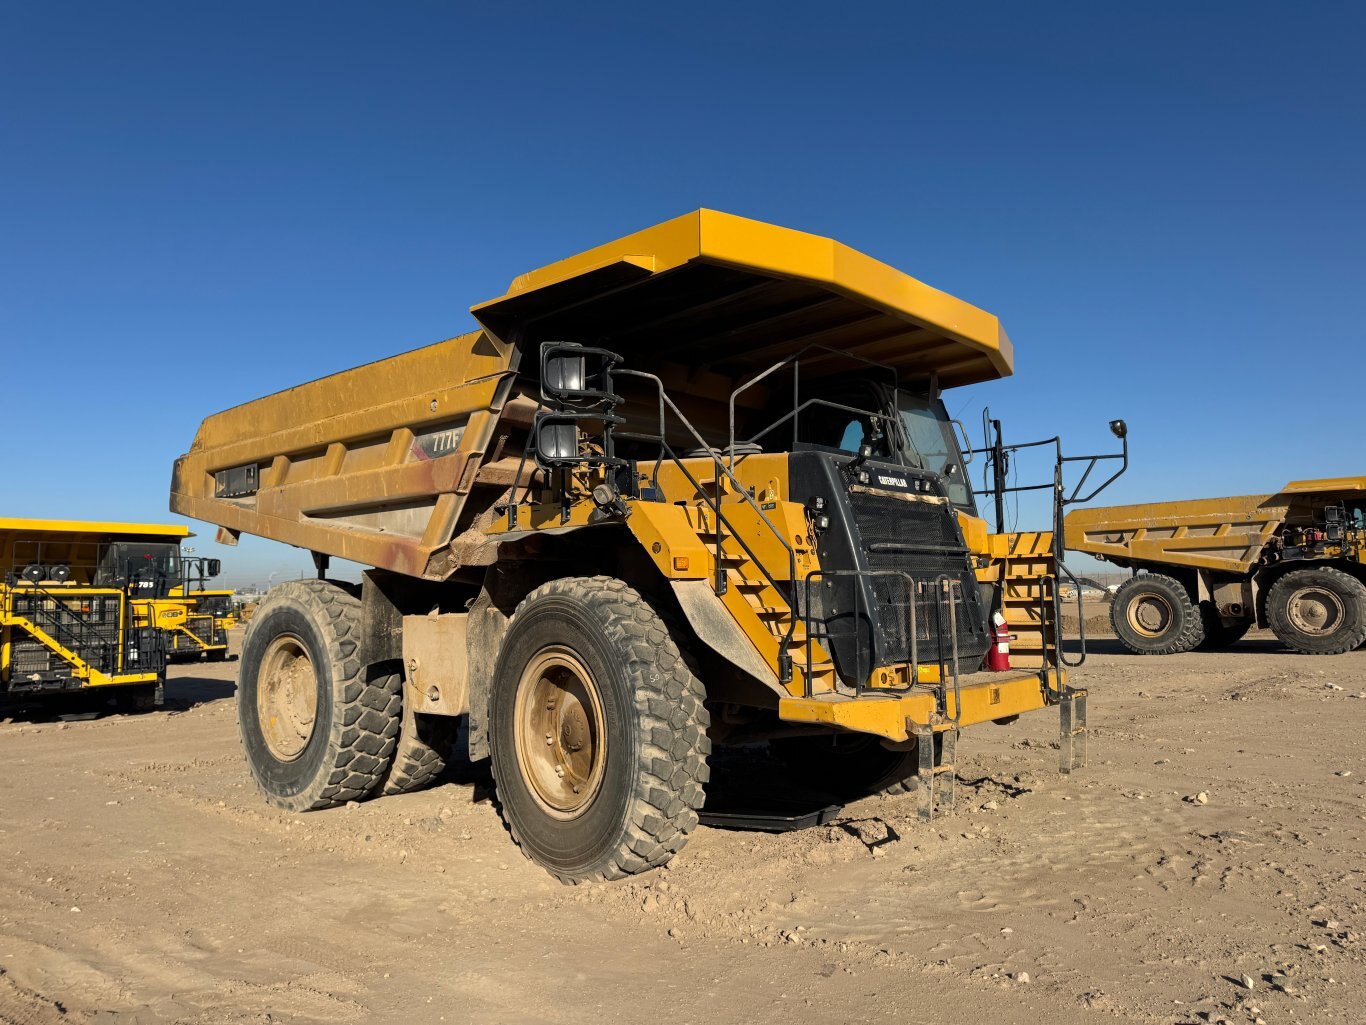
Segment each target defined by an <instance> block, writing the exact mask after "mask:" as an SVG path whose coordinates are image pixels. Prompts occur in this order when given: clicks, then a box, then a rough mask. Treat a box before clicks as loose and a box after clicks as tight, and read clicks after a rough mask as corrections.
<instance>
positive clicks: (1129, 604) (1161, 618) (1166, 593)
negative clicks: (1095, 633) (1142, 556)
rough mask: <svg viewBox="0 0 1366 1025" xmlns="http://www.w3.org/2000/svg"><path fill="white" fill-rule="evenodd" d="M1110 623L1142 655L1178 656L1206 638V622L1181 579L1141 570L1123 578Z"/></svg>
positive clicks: (1118, 635)
mask: <svg viewBox="0 0 1366 1025" xmlns="http://www.w3.org/2000/svg"><path fill="white" fill-rule="evenodd" d="M1110 625H1111V626H1112V627H1114V631H1115V636H1116V637H1118V638H1119V639H1120V640H1121V641H1123V642H1124V646H1125V647H1127V648H1128V649H1129V650H1130V651H1133V652H1136V653H1137V654H1139V655H1175V654H1179V653H1180V652H1183V651H1190V650H1191V649H1192V648H1194V647H1196V646H1197V645H1199V644H1200V642H1201V641H1203V640H1204V639H1205V622H1204V619H1203V618H1202V617H1201V615H1200V610H1199V609H1198V608H1196V606H1195V604H1194V603H1193V602H1192V601H1191V597H1190V594H1189V593H1188V592H1187V591H1186V588H1185V587H1184V586H1183V585H1182V583H1181V581H1179V580H1175V579H1173V578H1172V577H1169V576H1166V575H1164V574H1161V573H1140V574H1139V575H1138V576H1136V577H1131V578H1130V579H1128V580H1126V581H1124V583H1123V584H1121V585H1120V587H1119V590H1118V591H1116V592H1115V597H1114V601H1113V602H1111V604H1110Z"/></svg>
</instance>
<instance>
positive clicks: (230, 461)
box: [171, 331, 518, 579]
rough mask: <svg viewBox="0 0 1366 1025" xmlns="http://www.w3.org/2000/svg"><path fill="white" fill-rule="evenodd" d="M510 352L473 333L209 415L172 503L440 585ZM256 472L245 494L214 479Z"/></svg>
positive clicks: (513, 354) (502, 395) (503, 393)
mask: <svg viewBox="0 0 1366 1025" xmlns="http://www.w3.org/2000/svg"><path fill="white" fill-rule="evenodd" d="M517 355H518V354H517V350H516V349H515V348H514V347H512V346H510V345H507V344H505V343H503V342H502V341H500V340H498V339H496V338H494V337H492V336H491V335H489V334H487V333H486V332H482V331H477V332H473V333H471V334H468V335H462V336H460V337H458V338H452V339H448V340H447V341H444V342H439V343H437V344H436V345H430V346H427V347H426V348H423V349H417V350H414V351H413V352H408V353H403V354H402V355H399V356H394V357H391V358H390V359H385V360H380V361H378V362H376V363H371V364H368V365H366V366H363V367H357V368H355V369H353V370H347V371H344V372H342V373H339V374H333V375H332V376H330V377H325V378H322V379H320V380H317V381H311V382H309V383H308V384H304V385H300V386H299V387H297V388H291V389H288V390H286V391H283V392H278V393H276V394H274V395H268V396H266V397H265V398H262V399H257V400H256V401H254V402H249V403H246V404H245V405H241V406H237V407H235V408H233V409H230V410H227V411H225V412H222V413H218V414H215V415H214V416H211V417H209V418H208V419H206V420H205V421H204V423H203V424H202V425H201V427H200V429H199V432H198V434H197V435H196V437H195V440H194V444H193V445H192V446H191V448H190V451H189V452H188V453H187V454H186V455H184V456H182V457H181V458H180V459H179V460H177V461H176V465H175V470H174V473H173V476H172V484H171V508H172V510H173V511H175V512H179V513H183V514H184V515H187V516H192V517H194V518H196V519H202V520H207V521H209V522H211V523H216V524H218V525H219V526H220V527H222V528H225V529H226V530H228V531H233V532H239V533H248V534H256V535H260V536H262V537H269V538H273V539H275V540H277V541H283V542H285V543H287V544H292V545H297V546H298V547H301V548H307V549H309V550H311V551H316V552H323V553H325V554H327V555H333V556H337V557H339V558H344V559H350V560H352V561H355V562H359V563H362V564H364V565H369V566H376V567H380V568H383V569H388V570H392V571H394V572H398V573H403V574H407V575H411V576H427V577H431V578H435V579H440V578H442V577H443V576H445V575H446V573H447V572H448V569H447V567H449V566H450V565H451V561H450V560H449V559H445V560H436V561H435V562H433V557H434V555H436V554H437V553H439V552H440V551H441V550H442V549H444V548H445V546H446V545H447V544H448V543H449V542H450V540H451V538H452V537H453V536H454V534H455V532H456V529H457V526H458V524H459V519H460V514H461V513H462V511H463V509H464V505H465V499H466V497H467V496H468V494H469V493H470V491H471V489H472V488H473V487H474V485H475V481H476V471H477V469H478V467H479V465H480V463H481V462H482V460H483V457H484V454H485V450H486V446H487V445H488V443H489V441H490V438H491V437H492V434H493V430H494V427H495V425H496V423H497V421H498V417H499V414H500V412H501V409H502V404H503V402H504V401H505V399H506V397H507V394H508V390H509V387H510V385H511V381H512V376H513V374H514V373H515V370H516V364H517ZM244 465H255V466H257V467H258V468H259V487H258V489H257V490H256V491H255V492H254V493H252V494H248V495H241V496H237V497H231V498H228V497H217V496H216V492H215V476H214V475H215V473H217V472H219V471H225V470H229V469H232V468H234V467H240V466H244Z"/></svg>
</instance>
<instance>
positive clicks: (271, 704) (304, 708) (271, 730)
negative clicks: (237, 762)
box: [256, 635, 318, 762]
mask: <svg viewBox="0 0 1366 1025" xmlns="http://www.w3.org/2000/svg"><path fill="white" fill-rule="evenodd" d="M317 717H318V675H317V673H316V672H315V671H314V668H313V660H312V659H310V658H309V657H308V651H307V650H306V649H305V648H304V646H303V644H301V643H300V642H299V639H298V638H297V637H292V636H289V635H282V636H280V637H277V638H275V640H273V641H271V643H270V647H268V648H267V649H266V653H265V655H264V656H263V657H262V658H261V671H260V674H259V676H258V677H257V683H256V718H257V721H258V722H259V723H260V725H261V736H262V737H263V738H265V742H266V748H267V749H268V750H269V751H270V753H271V754H272V755H274V756H275V757H276V758H278V759H279V760H280V761H282V762H292V761H294V759H296V758H298V757H299V756H300V755H301V754H303V753H304V748H306V747H308V742H309V741H310V740H311V739H312V738H313V727H314V725H315V723H316V720H317Z"/></svg>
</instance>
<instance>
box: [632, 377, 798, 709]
mask: <svg viewBox="0 0 1366 1025" xmlns="http://www.w3.org/2000/svg"><path fill="white" fill-rule="evenodd" d="M611 376H612V377H617V376H626V377H637V378H640V379H641V380H644V381H649V382H651V383H653V384H654V386H655V389H656V391H657V392H658V394H659V437H658V442H659V446H660V450H661V452H662V453H667V455H668V457H669V459H670V460H671V461H672V462H673V463H674V464H675V465H676V466H678V468H679V469H680V470H682V471H683V475H684V476H685V477H687V478H688V483H690V484H691V485H692V486H693V487H694V488H696V489H697V492H698V494H700V495H703V496H704V497H707V496H706V491H705V489H704V488H703V487H702V485H701V484H700V483H699V482H698V480H697V479H696V478H695V477H694V476H693V475H692V472H691V471H690V470H689V469H688V468H687V467H686V466H684V465H683V460H682V459H680V458H679V457H678V455H677V454H676V453H675V452H674V450H673V448H672V446H670V445H669V442H668V438H667V426H668V417H667V413H669V412H671V413H673V415H674V416H675V417H677V418H678V422H679V423H680V424H682V425H683V426H684V427H685V428H687V430H688V433H689V434H691V435H692V437H693V440H694V441H696V442H697V446H698V448H700V449H702V450H704V451H706V452H707V454H708V456H709V457H710V458H711V461H712V465H713V466H714V467H715V468H716V470H717V473H718V476H717V478H716V484H717V486H716V489H715V494H714V495H713V496H710V498H711V500H710V501H709V503H708V504H709V505H710V506H711V509H712V512H713V513H714V514H715V516H716V523H715V527H716V556H715V559H716V584H715V588H716V593H717V594H724V593H725V590H726V587H727V583H726V570H725V564H724V563H723V562H722V561H721V557H722V546H721V542H722V538H723V536H724V534H723V528H724V529H727V530H730V533H731V536H732V537H733V538H734V539H735V540H736V541H737V542H738V543H739V545H740V547H741V549H743V550H744V552H745V554H746V555H748V556H749V559H750V561H751V562H753V563H754V565H756V566H757V567H758V568H759V572H760V573H762V574H763V575H764V578H765V579H766V580H767V581H768V582H769V584H770V585H771V586H772V587H773V589H774V590H776V591H778V593H779V594H781V593H782V588H781V587H780V586H779V584H778V581H777V579H776V578H775V577H774V576H773V574H772V573H770V572H769V570H768V567H767V566H765V565H764V564H763V562H762V561H760V559H759V558H758V556H756V555H755V554H754V550H753V549H751V548H750V546H749V544H748V543H747V542H746V541H745V539H744V538H743V537H742V536H741V535H740V534H739V533H738V532H737V531H735V530H734V529H733V528H731V525H730V522H729V521H728V520H727V519H726V516H725V514H724V513H723V512H722V511H721V487H720V482H721V478H720V476H719V474H725V475H726V479H727V480H729V481H730V483H731V485H732V486H733V487H734V489H735V493H736V494H737V495H739V496H740V497H741V499H742V500H743V501H744V502H745V503H746V504H747V505H749V506H750V508H751V509H753V510H754V512H755V513H757V514H758V516H759V519H761V520H762V521H763V522H764V525H765V526H767V527H768V529H769V530H770V531H771V532H772V533H773V536H774V537H775V538H777V539H778V543H779V544H780V545H782V546H783V550H784V551H785V552H787V561H788V577H787V578H788V580H789V581H791V583H792V596H791V598H790V599H789V600H788V605H789V607H790V611H791V615H790V616H789V617H788V623H787V633H786V634H785V635H784V637H783V638H782V647H781V651H782V654H781V655H780V656H779V667H778V668H779V675H780V677H782V678H783V682H784V683H786V682H787V681H788V680H790V679H791V671H792V667H791V660H792V656H791V655H790V654H789V653H788V649H789V648H790V647H791V646H792V637H793V635H794V634H795V633H796V629H797V608H796V588H797V553H796V551H795V550H794V549H793V547H792V545H791V543H790V542H789V541H788V540H787V537H786V536H785V535H784V534H783V532H782V531H781V530H779V529H778V527H777V526H776V525H775V524H774V523H773V521H772V520H770V519H769V518H768V515H767V514H766V513H765V512H764V510H763V507H762V506H761V505H760V504H759V503H758V502H757V501H756V500H755V498H754V496H753V495H752V494H750V492H749V489H748V488H747V487H745V486H744V485H743V484H742V483H741V482H740V480H739V479H738V478H737V477H736V476H735V474H734V473H733V472H732V471H731V468H730V467H728V466H727V465H726V464H725V461H723V460H722V458H721V456H720V455H719V454H717V453H716V452H715V451H714V450H713V449H712V448H711V446H709V445H708V444H707V442H706V440H705V439H703V437H702V435H701V434H699V433H698V432H697V429H696V428H695V427H693V425H692V422H691V421H689V420H688V418H687V417H686V416H684V415H683V411H682V410H680V409H679V408H678V406H677V404H676V403H675V402H674V401H673V399H671V398H669V396H668V393H667V392H666V391H665V390H664V382H663V381H661V380H660V379H659V377H657V376H656V375H654V374H649V373H646V372H645V371H643V370H626V369H613V370H612V371H611ZM731 448H732V454H733V449H734V446H733V445H732V446H731ZM660 465H661V464H660V463H659V462H656V464H655V478H654V482H655V485H656V487H658V483H659V481H658V474H659V466H660ZM807 646H808V650H809V648H810V644H809V642H808V645H807ZM807 686H808V687H809V686H810V683H809V681H808V683H807Z"/></svg>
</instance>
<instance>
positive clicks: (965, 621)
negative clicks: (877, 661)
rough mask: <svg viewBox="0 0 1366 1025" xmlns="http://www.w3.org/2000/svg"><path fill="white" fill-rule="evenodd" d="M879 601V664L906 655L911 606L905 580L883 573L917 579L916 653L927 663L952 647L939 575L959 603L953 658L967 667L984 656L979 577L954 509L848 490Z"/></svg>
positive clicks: (946, 655) (986, 642)
mask: <svg viewBox="0 0 1366 1025" xmlns="http://www.w3.org/2000/svg"><path fill="white" fill-rule="evenodd" d="M849 500H850V504H851V507H852V510H853V514H854V526H855V527H856V528H857V531H858V534H859V539H860V543H861V546H862V547H863V550H864V553H865V558H866V560H867V562H866V564H867V567H868V569H869V570H872V571H874V572H875V573H877V574H878V575H874V576H873V577H872V588H873V594H874V597H875V600H876V603H877V614H876V618H877V626H878V629H879V631H880V632H881V633H882V636H883V640H884V644H883V645H881V646H880V647H881V649H882V660H883V661H884V662H890V661H900V660H902V659H909V657H910V650H911V644H910V620H911V617H910V605H911V596H910V595H909V594H908V593H907V590H908V584H907V581H906V580H905V579H904V578H903V577H900V576H893V575H886V574H885V573H883V572H880V571H895V572H896V573H907V574H909V575H910V576H911V578H912V579H913V580H914V582H915V595H914V601H915V613H916V615H915V623H916V648H917V651H916V655H917V657H918V658H919V660H920V661H921V662H922V663H924V662H937V661H940V660H941V659H942V660H947V659H948V658H949V657H950V654H951V651H952V648H951V645H950V633H949V628H950V620H949V605H948V604H941V603H947V602H948V596H946V595H944V594H943V592H942V590H941V588H940V585H939V580H940V578H941V577H947V578H948V579H950V580H954V581H957V582H958V588H957V592H958V594H959V595H961V600H960V601H958V602H957V603H955V604H954V605H953V608H954V614H955V618H956V620H957V627H958V657H959V661H960V663H961V664H962V665H963V666H964V670H965V671H971V670H972V669H973V668H975V667H976V663H978V662H980V661H981V660H982V657H983V656H984V655H985V654H986V652H987V648H988V646H989V643H990V639H989V637H988V635H987V629H986V617H985V616H984V615H983V611H982V606H981V595H980V591H979V589H978V586H977V581H976V577H975V575H974V574H973V572H972V571H971V570H970V569H969V568H968V563H967V549H966V547H965V546H964V544H963V542H962V540H961V539H960V538H959V535H958V530H957V525H956V523H955V520H954V517H953V511H952V508H951V507H948V506H945V505H943V504H940V503H934V502H924V501H907V500H905V499H902V498H894V497H890V496H887V495H877V494H869V493H867V492H864V491H853V492H851V494H850V496H849Z"/></svg>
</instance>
